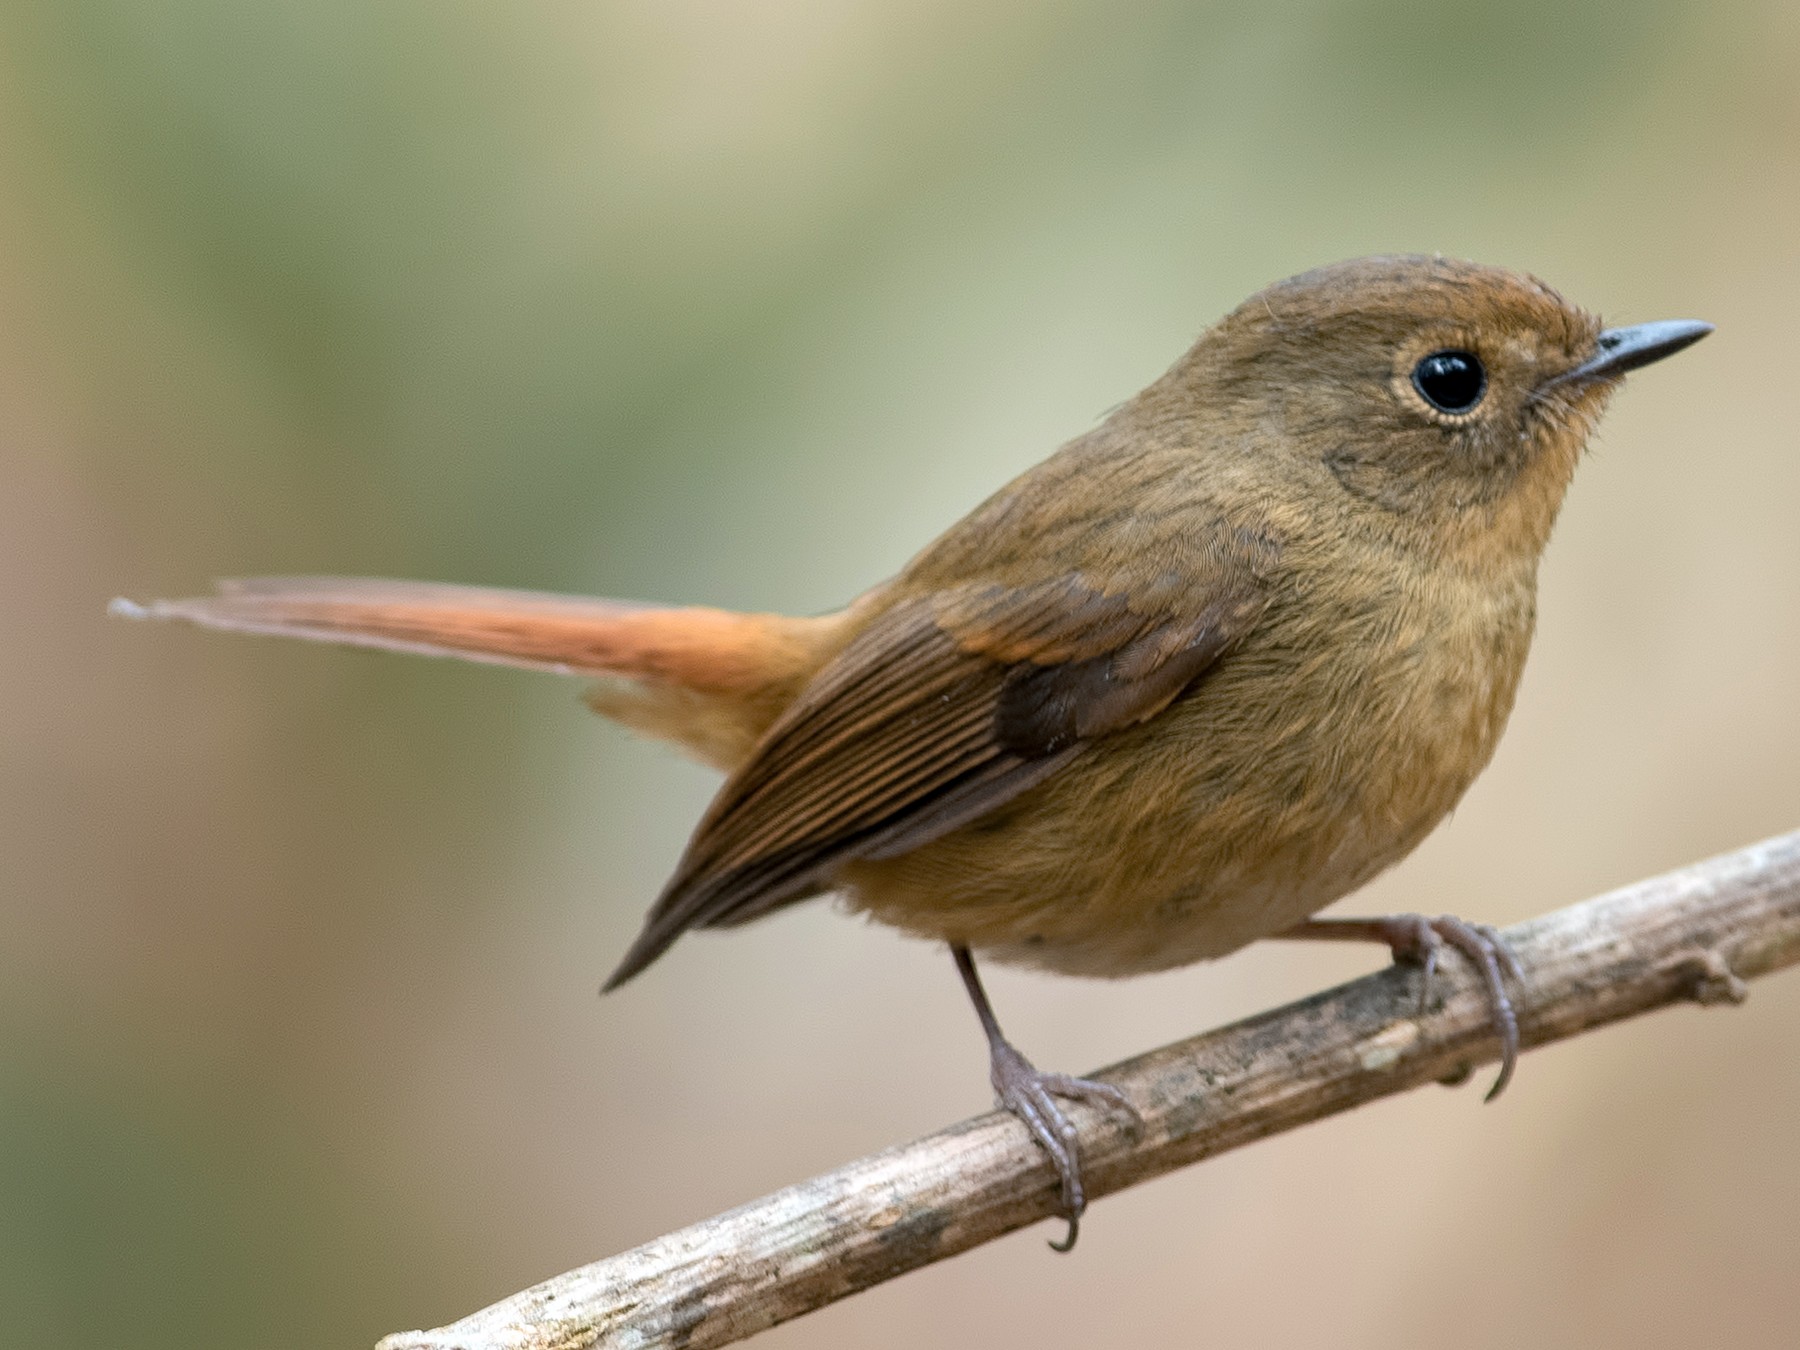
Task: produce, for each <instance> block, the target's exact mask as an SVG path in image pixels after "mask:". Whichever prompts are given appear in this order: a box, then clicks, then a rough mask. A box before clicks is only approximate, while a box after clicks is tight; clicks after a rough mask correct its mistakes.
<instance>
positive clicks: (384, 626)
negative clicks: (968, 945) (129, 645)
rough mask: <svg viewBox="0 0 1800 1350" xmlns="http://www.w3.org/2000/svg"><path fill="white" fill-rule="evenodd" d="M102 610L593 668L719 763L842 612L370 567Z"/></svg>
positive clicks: (829, 649)
mask: <svg viewBox="0 0 1800 1350" xmlns="http://www.w3.org/2000/svg"><path fill="white" fill-rule="evenodd" d="M111 610H112V612H113V613H114V614H119V615H123V616H126V617H129V618H140V619H185V620H187V621H188V622H190V623H197V624H200V625H202V626H204V627H207V628H223V629H228V630H231V631H233V632H239V633H273V634H279V635H281V636H284V637H298V638H309V639H312V640H314V641H319V642H339V643H347V644H350V645H352V646H361V647H381V648H385V649H387V650H389V651H402V652H415V653H420V654H423V655H428V656H458V657H462V658H464V659H466V660H470V661H487V662H493V663H497V664H501V665H509V666H523V667H526V668H527V669H531V670H548V671H554V672H556V673H558V674H563V675H584V676H594V677H598V678H599V679H600V680H601V683H600V684H598V685H597V686H596V687H595V688H594V689H593V690H591V691H590V692H589V694H588V703H589V704H590V705H591V706H592V707H593V708H594V709H595V710H596V711H599V712H602V713H605V714H607V715H608V716H610V717H614V718H617V719H618V720H619V721H621V722H623V723H625V724H626V725H627V726H630V727H632V728H634V729H636V730H638V731H642V732H645V733H647V734H649V735H653V736H659V737H662V738H663V739H665V740H670V741H673V742H675V743H676V744H678V745H680V746H681V747H683V748H684V749H686V750H687V751H689V752H690V753H691V754H693V755H695V756H697V757H698V758H700V759H701V760H704V761H705V762H707V763H709V764H713V765H716V766H717V767H719V768H722V769H731V768H735V767H736V766H737V765H738V764H740V763H742V762H743V760H744V759H745V758H746V757H747V756H748V755H749V753H750V750H751V748H752V747H753V746H754V745H755V744H756V742H757V740H758V739H759V738H760V737H761V736H762V733H763V732H764V731H765V730H766V729H767V728H768V726H769V724H770V723H771V722H773V721H774V720H775V718H776V717H777V716H778V715H779V714H780V712H781V710H782V709H783V708H785V707H786V706H787V705H788V703H790V702H791V701H792V700H793V698H794V695H795V694H796V693H798V692H799V690H800V687H801V686H802V685H803V684H805V682H806V681H807V680H808V679H809V678H810V677H811V676H812V674H813V672H814V671H816V670H817V669H818V668H819V666H820V665H822V664H823V663H824V662H825V661H826V660H827V659H828V658H829V657H830V656H831V655H833V654H834V653H835V652H836V651H837V650H838V649H839V648H840V647H841V646H842V645H843V643H844V641H845V640H846V638H847V628H848V623H847V620H848V618H849V615H850V613H851V611H848V610H846V611H843V612H841V613H839V614H832V615H826V616H824V617H822V618H813V619H797V618H789V617H787V616H785V615H780V614H734V613H730V612H728V611H725V610H718V609H699V608H664V607H659V606H656V605H646V604H638V603H635V602H632V601H627V600H594V599H587V598H584V597H580V596H571V595H551V594H547V593H543V592H537V591H509V590H492V589H486V588H482V587H477V586H451V585H443V584H440V583H437V582H425V581H385V580H380V579H377V578H371V577H254V578H250V579H246V580H234V581H222V582H220V583H218V593H217V594H215V595H209V596H201V597H197V598H195V599H190V600H155V601H152V602H150V603H149V604H147V605H140V604H137V603H135V602H133V601H129V600H115V601H113V603H112V606H111Z"/></svg>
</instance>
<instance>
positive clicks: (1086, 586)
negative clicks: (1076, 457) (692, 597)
mask: <svg viewBox="0 0 1800 1350" xmlns="http://www.w3.org/2000/svg"><path fill="white" fill-rule="evenodd" d="M1262 604H1263V598H1262V593H1261V590H1260V588H1259V587H1257V586H1256V585H1255V584H1254V583H1252V582H1249V581H1247V580H1245V581H1242V582H1241V583H1239V584H1234V585H1229V586H1220V587H1218V588H1216V589H1215V590H1213V591H1212V593H1211V594H1209V595H1207V596H1205V597H1204V598H1203V603H1202V604H1201V606H1200V607H1199V609H1198V610H1197V611H1196V612H1193V613H1190V614H1187V615H1179V616H1178V615H1171V614H1168V613H1166V612H1165V613H1160V614H1146V613H1140V612H1137V611H1135V610H1134V609H1133V608H1132V606H1131V604H1130V602H1129V600H1128V599H1127V598H1126V597H1125V596H1123V595H1119V594H1108V593H1106V592H1105V591H1104V590H1103V589H1101V588H1100V587H1098V586H1095V585H1093V584H1091V583H1089V582H1087V581H1086V580H1084V579H1083V578H1082V577H1080V576H1066V577H1062V578H1058V579H1056V580H1054V581H1051V582H1047V583H1039V584H1036V585H1032V586H1028V587H1003V586H996V585H981V586H969V587H963V588H958V589H957V590H955V591H951V592H945V593H939V594H937V595H934V596H930V597H923V598H919V599H914V600H909V601H903V602H901V603H899V604H897V605H895V606H894V607H893V608H892V609H890V610H888V611H887V612H886V613H884V614H883V615H881V616H880V617H879V618H877V619H876V620H875V621H874V622H873V623H872V624H871V625H870V627H869V628H868V629H867V630H865V631H864V632H863V633H862V634H861V635H860V636H858V637H857V638H856V640H855V641H853V642H852V643H851V644H850V645H849V646H848V647H847V648H845V650H844V651H843V652H842V653H841V654H839V656H838V657H837V658H836V659H834V660H833V661H832V662H830V663H829V664H828V665H827V666H826V667H825V668H824V669H823V670H822V671H821V672H820V673H819V675H818V676H817V677H816V678H815V679H814V680H813V681H812V683H811V684H809V685H808V686H807V687H806V689H805V690H804V691H802V693H801V694H800V697H799V698H798V699H797V700H795V702H794V704H793V705H792V706H791V707H790V708H789V709H788V710H787V711H786V712H785V713H783V714H782V716H781V717H780V719H779V720H777V721H776V723H775V724H774V725H773V726H772V727H770V729H769V731H768V733H767V734H766V735H765V736H764V738H763V741H762V743H761V744H760V745H759V746H758V747H757V750H756V752H755V753H754V754H753V755H752V757H751V759H750V760H749V762H748V763H746V764H745V765H744V766H743V768H741V769H740V770H739V771H738V772H737V773H736V774H734V775H733V776H732V777H731V778H729V779H727V780H726V782H725V784H724V786H723V787H721V788H720V790H719V794H718V796H717V797H716V798H715V799H714V800H713V804H712V806H711V807H710V808H709V809H708V811H707V813H706V816H705V818H704V819H703V820H702V821H701V822H700V825H699V827H698V828H697V829H696V830H695V832H694V837H693V840H692V841H691V842H690V843H689V845H688V849H687V853H686V854H685V856H684V857H683V858H682V860H681V863H680V865H679V866H678V867H677V868H676V871H675V875H674V876H673V877H672V878H671V879H670V881H669V884H668V886H667V887H666V888H665V889H664V891H663V894H662V896H661V898H659V899H658V901H657V902H656V904H655V905H654V906H653V907H652V909H651V911H650V913H649V915H648V917H647V918H646V920H645V924H644V931H643V933H642V934H641V935H640V936H639V938H638V940H637V941H636V943H634V944H633V946H632V948H631V950H630V951H629V952H628V953H627V954H626V956H625V959H624V961H623V962H621V964H620V966H619V968H618V970H617V971H615V972H614V973H613V975H612V977H611V978H610V979H609V980H608V981H607V987H608V988H612V987H614V986H616V985H618V984H620V983H622V982H624V981H625V980H628V979H630V978H631V977H632V976H633V975H635V974H637V973H638V972H639V971H640V970H642V969H643V968H644V967H645V966H647V965H649V964H650V962H652V961H654V960H655V959H656V958H657V957H658V956H660V955H661V954H662V953H663V952H664V951H665V950H666V949H667V948H668V946H669V944H670V943H672V942H673V941H674V940H675V939H676V938H677V937H679V936H680V935H681V934H682V933H683V932H685V931H687V930H688V929H690V928H700V927H711V926H718V925H727V924H734V923H742V922H744V921H746V920H748V919H751V918H755V917H757V916H758V915H761V914H765V913H767V912H769V911H770V910H772V909H775V908H777V907H779V906H781V905H783V904H786V903H788V902H790V901H793V900H797V899H800V898H802V897H803V896H806V895H810V894H813V893H816V892H817V891H818V890H820V889H822V888H823V887H824V885H825V884H826V878H827V874H828V873H829V872H830V870H831V869H832V868H833V867H834V866H835V865H837V864H839V863H841V862H843V861H845V860H846V859H849V858H880V857H892V856H895V855H897V854H900V853H904V852H907V851H909V850H911V849H914V848H918V847H920V846H921V845H924V844H927V843H929V842H931V841H932V840H933V839H937V838H940V837H942V836H943V835H945V834H947V833H949V832H950V831H951V830H954V829H956V828H957V827H959V826H961V825H965V824H967V823H968V822H970V821H971V820H974V819H976V818H978V817H979V816H981V815H984V814H986V813H987V812H989V811H991V810H993V809H994V808H996V807H998V806H999V805H1001V804H1002V803H1004V802H1006V801H1009V800H1011V799H1012V798H1013V797H1016V796H1018V795H1019V794H1020V793H1021V792H1024V791H1025V790H1026V789H1028V788H1030V787H1032V786H1034V785H1035V784H1037V783H1040V782H1042V781H1043V780H1044V779H1045V778H1047V777H1049V776H1050V775H1051V774H1052V773H1054V772H1055V771H1056V770H1057V769H1059V768H1060V767H1061V766H1062V765H1063V764H1065V763H1066V762H1067V761H1068V760H1069V759H1070V758H1071V757H1072V756H1074V755H1077V754H1079V753H1080V752H1081V749H1082V747H1083V745H1084V744H1085V743H1086V742H1088V741H1089V740H1091V739H1092V738H1094V737H1096V736H1101V735H1104V734H1106V733H1107V732H1109V731H1114V730H1117V729H1119V728H1121V727H1126V726H1131V725H1133V724H1135V723H1138V722H1141V721H1143V720H1144V719H1146V718H1148V717H1152V716H1154V715H1155V714H1156V713H1158V712H1160V711H1161V710H1162V709H1163V708H1165V707H1167V706H1168V705H1169V704H1170V703H1171V702H1173V701H1174V699H1175V698H1176V697H1177V696H1178V695H1179V694H1180V693H1181V692H1182V690H1184V689H1185V688H1187V687H1188V685H1190V684H1192V683H1193V681H1194V680H1195V679H1196V678H1197V677H1198V676H1199V675H1200V674H1201V672H1203V671H1204V670H1205V669H1206V668H1207V667H1208V666H1209V665H1211V664H1212V663H1213V662H1214V661H1215V660H1217V659H1218V657H1219V656H1220V655H1221V654H1222V653H1223V652H1224V651H1225V650H1226V648H1227V647H1229V646H1230V644H1231V643H1232V642H1233V641H1234V640H1235V639H1236V638H1237V637H1239V636H1240V635H1241V634H1242V633H1243V632H1244V631H1245V629H1246V628H1247V627H1248V626H1249V624H1250V623H1251V622H1252V621H1253V620H1254V618H1255V616H1256V615H1257V614H1258V613H1259V612H1260V611H1261V608H1262Z"/></svg>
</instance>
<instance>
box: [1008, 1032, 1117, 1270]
mask: <svg viewBox="0 0 1800 1350" xmlns="http://www.w3.org/2000/svg"><path fill="white" fill-rule="evenodd" d="M990 1076H991V1078H992V1081H993V1084H994V1093H995V1095H996V1096H997V1097H998V1098H999V1102H1000V1105H1001V1106H1003V1107H1005V1108H1006V1109H1007V1110H1008V1111H1011V1112H1012V1113H1013V1114H1014V1115H1015V1116H1017V1117H1018V1118H1019V1120H1020V1121H1021V1122H1022V1123H1023V1124H1024V1126H1025V1128H1026V1129H1027V1130H1029V1131H1030V1132H1031V1137H1032V1138H1033V1139H1036V1140H1037V1142H1038V1143H1039V1144H1040V1145H1041V1146H1042V1147H1043V1150H1044V1152H1046V1153H1048V1154H1049V1155H1050V1161H1051V1163H1052V1164H1054V1166H1055V1167H1056V1171H1057V1175H1058V1176H1059V1177H1060V1178H1061V1180H1062V1203H1063V1217H1064V1218H1065V1219H1067V1220H1068V1223H1069V1231H1068V1233H1067V1234H1066V1235H1065V1236H1064V1237H1063V1240H1062V1241H1061V1242H1052V1243H1050V1249H1051V1250H1052V1251H1057V1252H1067V1251H1070V1250H1072V1249H1073V1248H1074V1246H1075V1240H1076V1238H1078V1237H1079V1236H1080V1235H1081V1215H1082V1213H1083V1211H1085V1210H1086V1209H1087V1191H1086V1188H1085V1187H1083V1185H1082V1182H1081V1152H1080V1146H1079V1142H1078V1138H1079V1137H1078V1133H1077V1131H1076V1129H1075V1123H1074V1122H1073V1121H1072V1120H1070V1119H1069V1118H1068V1116H1067V1115H1066V1114H1064V1112H1063V1109H1062V1107H1060V1106H1058V1105H1057V1104H1056V1098H1058V1097H1064V1098H1067V1099H1070V1100H1073V1101H1082V1102H1086V1103H1088V1104H1089V1105H1090V1106H1095V1107H1099V1108H1101V1109H1103V1110H1104V1109H1107V1108H1112V1109H1115V1110H1120V1111H1124V1112H1126V1113H1127V1114H1129V1115H1130V1116H1131V1118H1132V1120H1133V1121H1134V1122H1135V1123H1136V1125H1137V1126H1138V1127H1139V1128H1141V1127H1142V1125H1143V1117H1142V1116H1140V1115H1139V1114H1138V1109H1137V1108H1136V1107H1135V1106H1133V1105H1132V1104H1131V1099H1130V1098H1128V1097H1127V1096H1126V1095H1125V1094H1124V1093H1123V1092H1121V1091H1120V1090H1119V1089H1118V1088H1116V1087H1114V1086H1113V1085H1112V1084H1110V1083H1097V1082H1094V1081H1093V1080H1092V1079H1088V1078H1074V1077H1071V1076H1070V1075H1068V1074H1065V1073H1045V1072H1043V1071H1041V1070H1039V1069H1037V1068H1035V1067H1033V1065H1032V1063H1031V1061H1030V1060H1028V1059H1026V1058H1025V1056H1024V1055H1022V1054H1020V1053H1019V1052H1018V1050H1016V1049H1015V1048H1014V1047H1013V1046H1012V1045H1011V1044H1010V1043H1009V1042H1007V1041H1004V1040H1002V1041H997V1042H996V1043H995V1044H994V1047H993V1063H992V1067H991V1074H990Z"/></svg>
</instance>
